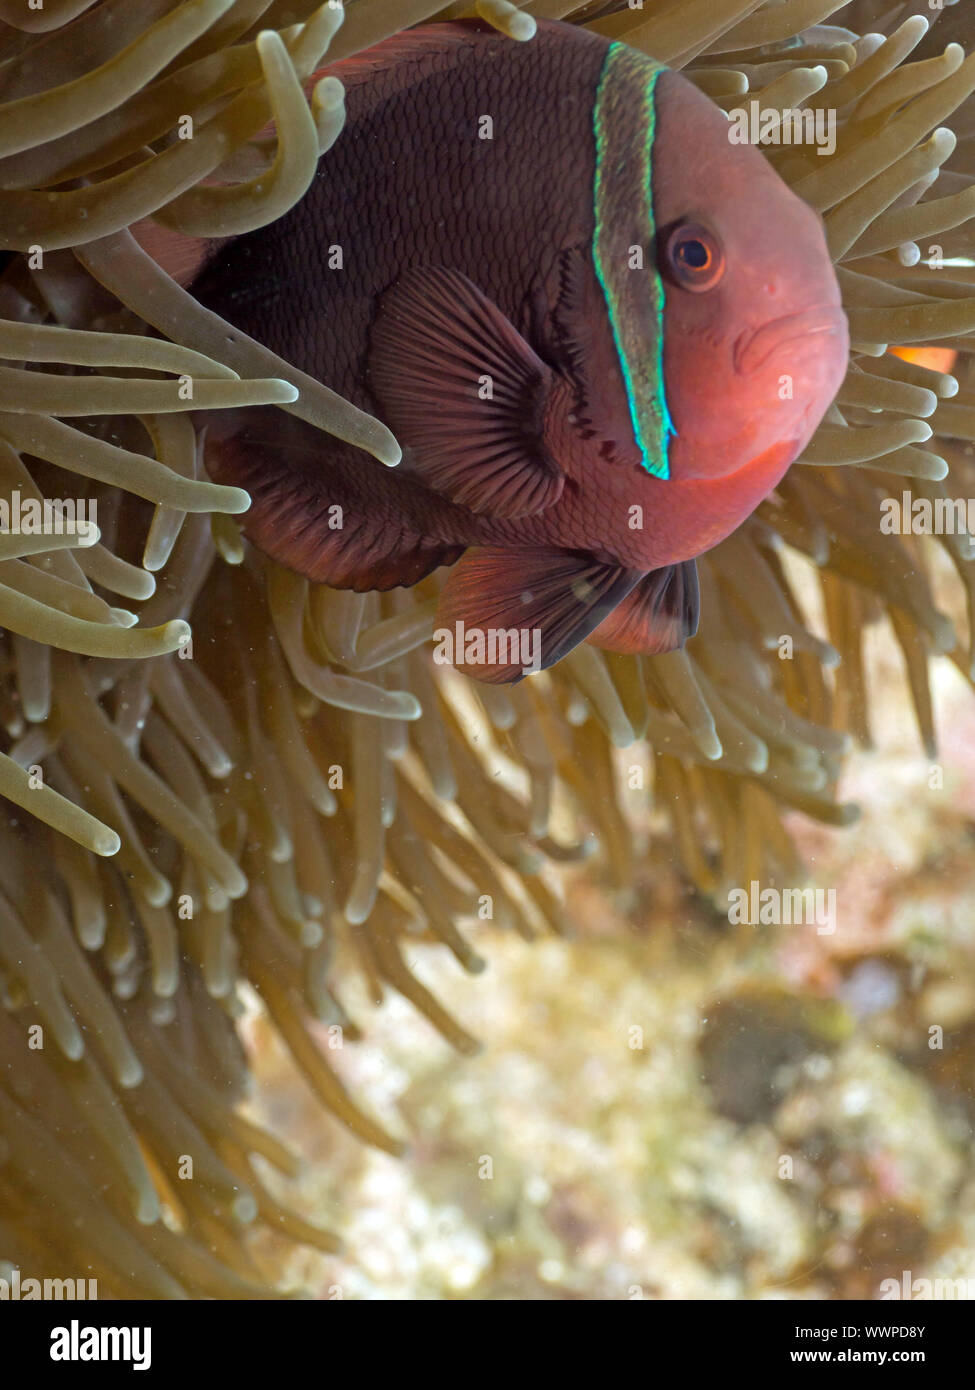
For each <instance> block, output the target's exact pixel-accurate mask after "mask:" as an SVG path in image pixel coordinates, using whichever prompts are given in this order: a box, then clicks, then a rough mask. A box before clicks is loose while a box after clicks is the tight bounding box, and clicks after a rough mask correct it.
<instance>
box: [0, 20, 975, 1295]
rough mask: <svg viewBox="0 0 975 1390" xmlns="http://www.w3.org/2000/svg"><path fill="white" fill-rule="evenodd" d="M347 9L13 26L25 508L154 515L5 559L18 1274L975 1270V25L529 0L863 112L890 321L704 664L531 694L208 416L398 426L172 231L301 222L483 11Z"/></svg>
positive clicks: (709, 594)
mask: <svg viewBox="0 0 975 1390" xmlns="http://www.w3.org/2000/svg"><path fill="white" fill-rule="evenodd" d="M345 9H346V12H345V14H344V16H343V14H342V13H341V12H340V11H338V10H337V9H336V8H335V7H334V6H332V5H329V4H320V5H315V4H312V3H300V2H299V0H287V2H286V3H281V0H276V2H275V3H267V0H185V3H182V4H174V3H172V0H124V3H123V2H122V0H99V3H94V4H93V3H85V0H80V3H79V0H47V3H46V4H45V6H44V9H43V11H42V12H30V13H28V12H26V11H25V7H24V6H23V5H22V4H21V3H19V0H0V248H3V249H4V250H5V251H6V252H7V253H8V254H7V257H6V262H5V265H4V268H3V274H2V279H0V320H2V324H0V353H2V361H0V385H2V386H3V402H2V404H3V409H2V411H0V498H3V499H10V500H11V502H12V501H13V499H14V497H15V496H19V497H20V498H21V499H22V498H25V497H33V498H35V499H38V500H39V499H42V498H44V497H59V496H69V497H77V498H79V499H93V500H95V501H97V512H98V526H99V530H100V538H99V541H98V543H97V544H95V545H91V546H82V545H80V544H78V543H77V538H74V543H73V544H72V543H70V539H69V543H62V538H58V540H57V543H56V544H54V543H52V538H51V537H43V538H41V539H42V540H43V541H44V542H45V544H43V545H40V542H38V544H37V545H34V546H32V544H28V545H27V546H26V548H25V541H26V540H27V538H26V537H22V536H15V535H0V629H2V633H0V797H3V798H4V800H3V802H2V805H3V810H4V815H3V817H2V819H0V998H2V1002H3V1005H4V1007H3V1009H0V1261H2V1262H4V1267H6V1265H7V1264H9V1265H16V1266H19V1267H20V1268H21V1269H22V1270H24V1271H25V1272H26V1271H29V1272H30V1273H34V1274H37V1275H53V1276H60V1277H68V1276H71V1277H83V1276H88V1277H97V1278H98V1281H99V1290H100V1293H101V1295H102V1296H103V1297H104V1296H113V1295H115V1296H127V1297H136V1298H167V1299H168V1298H179V1297H187V1296H188V1297H206V1296H216V1297H223V1298H247V1297H259V1298H260V1297H267V1296H268V1295H269V1293H272V1292H273V1291H275V1290H285V1291H287V1290H294V1289H296V1288H299V1287H300V1288H303V1289H305V1290H307V1291H308V1292H310V1293H311V1294H312V1295H313V1296H316V1297H322V1298H330V1297H331V1298H336V1297H364V1298H390V1297H393V1298H492V1299H502V1298H556V1299H559V1298H581V1299H592V1298H635V1297H646V1298H665V1299H672V1298H686V1297H691V1298H722V1299H737V1298H750V1297H761V1296H774V1297H788V1298H815V1299H831V1298H867V1299H869V1298H875V1297H879V1296H880V1295H881V1292H882V1284H883V1281H884V1280H888V1279H894V1280H897V1281H903V1278H904V1275H905V1272H907V1273H908V1275H909V1278H926V1279H936V1278H946V1279H948V1278H950V1279H953V1280H954V1279H965V1280H968V1279H971V1278H975V1269H973V1263H975V1260H973V1251H972V1246H973V1219H975V1210H973V1208H975V1202H973V1198H975V1190H973V1181H972V1178H973V1174H972V1163H971V1158H972V1144H973V1128H972V1125H973V1104H975V1097H973V1088H972V1082H973V1063H975V987H973V983H972V981H973V972H972V961H973V953H975V918H973V911H972V908H973V863H975V860H973V848H975V841H973V825H975V820H973V814H975V783H973V774H975V765H973V762H975V737H973V735H975V702H973V700H972V693H971V688H970V678H971V670H972V632H971V599H972V579H973V575H975V567H973V564H972V559H973V556H975V545H973V543H972V540H971V538H970V537H969V536H968V535H967V534H965V533H959V532H955V533H953V534H945V535H941V536H937V535H934V536H929V535H923V534H922V535H918V534H896V535H895V534H886V533H884V532H883V531H882V530H881V527H880V516H881V506H882V503H883V502H884V499H888V498H895V499H898V498H900V497H901V496H902V493H903V492H904V491H905V490H909V491H910V493H911V494H912V496H913V497H914V498H915V499H917V498H920V499H926V500H928V501H929V502H931V503H932V504H933V503H934V502H936V501H938V500H942V501H943V500H945V499H953V498H958V499H962V500H964V499H966V498H967V496H968V495H970V494H971V492H972V481H973V453H972V449H973V443H972V441H973V440H975V372H973V368H972V343H973V338H972V334H973V332H975V292H973V286H975V265H973V233H972V223H971V218H972V215H973V213H975V194H973V178H975V99H973V96H972V93H973V91H975V57H973V56H968V57H966V56H965V53H966V52H971V50H973V49H975V42H973V41H975V32H973V28H975V25H973V21H972V17H971V14H970V12H969V10H968V7H966V6H965V5H964V4H958V5H953V6H945V7H944V8H943V9H938V10H932V9H930V8H929V7H928V6H927V5H926V4H922V3H916V4H915V3H879V2H878V3H870V2H869V0H857V3H854V4H851V5H846V6H836V5H834V4H831V3H828V0H783V3H780V4H770V3H764V4H763V3H756V0H679V3H668V0H660V3H657V0H646V3H645V4H644V5H642V6H630V5H628V4H625V3H624V4H619V3H609V4H603V3H598V4H588V5H580V4H577V3H572V2H571V0H536V2H535V3H531V4H526V5H524V6H521V7H515V8H512V7H511V6H507V5H504V4H498V3H492V0H488V2H487V3H482V4H480V5H479V6H478V7H477V11H478V13H479V14H480V16H481V17H482V18H483V19H485V20H487V21H488V22H491V23H494V24H496V25H497V27H498V28H499V29H501V30H502V32H503V33H505V34H506V35H507V41H509V42H511V43H512V44H514V43H519V42H531V41H532V40H531V35H530V30H531V25H530V23H528V24H526V17H527V18H530V17H536V18H557V19H559V18H561V19H566V20H569V21H571V22H575V23H586V24H590V25H592V26H594V27H595V28H597V29H598V31H599V32H601V33H604V34H606V35H608V36H611V37H616V38H621V39H623V40H625V41H626V42H629V43H633V44H634V45H635V46H637V47H639V48H642V49H643V50H644V51H646V52H648V53H651V54H653V56H655V57H657V58H659V59H661V60H662V61H665V62H667V63H669V64H671V65H672V66H674V67H677V68H680V69H681V70H682V71H683V72H684V73H685V74H686V75H687V76H689V77H690V79H691V80H692V81H694V82H695V83H697V84H698V85H699V86H700V87H701V88H702V90H704V91H705V92H706V93H707V94H708V95H709V96H711V97H712V99H714V100H716V101H717V102H718V104H719V105H721V106H723V107H724V108H725V109H726V110H729V111H730V110H734V109H736V108H737V107H739V106H740V105H741V104H742V103H743V102H744V101H746V100H748V99H750V98H751V97H752V96H758V97H759V98H760V100H761V102H762V105H763V106H764V107H778V108H779V109H782V110H785V109H790V108H793V107H796V106H799V105H803V104H805V105H808V106H812V107H814V108H819V107H821V108H822V109H824V110H825V109H830V110H835V111H836V112H837V114H838V140H837V147H836V150H835V153H834V154H832V155H830V156H828V157H820V156H819V155H818V154H817V153H816V151H815V150H814V149H808V148H785V147H780V148H772V149H770V150H769V151H768V154H769V158H770V159H771V160H772V162H773V164H774V165H775V167H776V168H777V170H778V172H779V173H781V174H782V176H783V178H785V179H786V181H787V182H788V183H789V184H790V185H791V186H792V187H794V188H795V189H796V190H797V191H798V192H799V193H800V195H801V196H803V197H804V198H805V199H806V200H807V201H808V202H810V203H811V204H812V205H813V206H814V207H815V208H816V209H817V210H818V211H819V212H820V213H821V214H822V215H823V218H824V221H825V226H826V234H827V241H828V244H829V248H830V252H831V255H832V256H833V258H834V261H835V262H836V264H837V273H838V277H839V281H840V286H841V290H842V293H843V300H844V306H845V308H846V311H847V315H848V318H849V322H850V330H851V339H852V346H851V366H850V371H849V374H848V376H847V378H846V380H845V381H844V383H843V386H842V387H841V389H840V392H839V395H838V397H837V401H836V403H835V404H834V406H832V407H831V409H830V411H829V413H828V414H827V417H826V419H825V421H824V422H823V424H822V426H821V427H820V429H819V430H818V431H817V433H816V435H815V436H814V438H813V440H812V442H811V443H810V445H809V447H808V448H807V450H806V451H805V454H804V456H803V458H802V459H801V460H800V461H799V462H798V463H797V464H796V465H794V466H793V468H792V469H791V470H790V472H789V474H788V475H787V477H786V479H785V481H784V482H783V484H782V485H781V487H780V488H779V489H778V490H777V492H776V494H775V496H774V497H773V498H771V499H769V501H767V502H766V503H763V504H762V506H761V507H760V508H759V510H758V512H757V513H756V514H755V515H754V516H753V517H752V518H750V519H749V521H748V522H746V523H745V525H744V526H742V527H741V528H740V529H739V531H738V532H736V533H735V534H734V535H733V536H732V537H730V538H729V540H728V541H726V542H724V543H723V544H722V545H721V546H719V547H718V548H717V549H716V550H714V551H713V552H710V553H709V554H708V555H707V556H706V557H705V558H704V560H703V561H702V563H701V566H700V568H701V585H702V622H701V628H700V631H699V633H698V635H697V636H696V637H695V638H694V639H693V640H692V641H691V642H690V643H689V644H688V646H687V648H686V649H685V650H684V651H682V652H677V653H671V654H668V655H667V656H661V657H653V658H640V657H630V656H623V655H619V654H614V653H604V652H601V651H598V650H597V649H596V648H595V647H592V646H589V645H583V646H580V647H578V648H577V649H576V650H575V651H574V652H573V653H572V654H571V655H570V656H569V657H567V658H566V659H565V660H564V661H562V662H561V663H559V665H558V666H556V667H555V668H553V669H552V670H551V671H550V672H548V673H546V674H544V675H543V676H540V677H537V678H535V679H533V680H532V681H530V682H527V683H524V684H522V685H520V686H518V687H516V688H514V689H512V690H509V691H504V690H498V689H494V688H491V687H477V688H475V686H474V685H472V684H471V683H470V682H468V681H467V680H466V679H465V678H463V677H461V676H459V675H457V674H456V673H454V672H444V671H443V670H442V669H440V668H437V667H435V666H434V664H433V663H432V661H431V659H430V647H429V640H428V639H429V637H430V633H431V631H432V625H433V616H432V615H433V608H434V603H435V599H436V593H437V588H438V585H439V582H440V580H439V576H432V577H431V578H430V579H428V580H425V581H423V582H422V583H421V584H420V585H417V586H415V587H414V588H413V589H410V590H403V591H394V592H392V593H390V594H386V595H378V594H368V595H361V596H360V595H354V594H351V593H340V592H338V591H333V590H329V589H327V588H326V587H325V586H320V585H311V584H309V583H308V582H307V581H305V580H303V579H301V578H299V577H298V576H296V575H294V574H292V573H290V572H288V571H285V570H283V569H281V568H279V567H278V566H276V565H274V564H273V563H271V562H270V561H266V560H264V559H263V558H262V557H261V556H259V555H258V554H257V553H256V552H255V551H253V550H252V549H251V548H250V547H248V546H247V544H246V542H245V541H244V540H243V539H242V536H241V533H240V529H239V525H238V522H237V521H235V519H234V518H235V516H239V515H240V511H241V507H242V504H243V500H242V499H241V497H240V494H239V493H238V492H237V491H236V490H235V489H230V488H225V487H217V486H216V485H214V484H212V483H210V482H208V481H207V480H206V479H204V478H203V477H201V476H199V462H198V453H197V441H196V438H195V434H194V426H193V424H192V422H191V417H190V414H189V411H190V409H192V408H196V407H205V406H207V405H208V404H213V405H218V404H220V403H233V404H235V405H240V406H246V405H248V404H263V403H275V402H278V403H280V404H281V405H282V407H283V408H286V409H289V408H294V409H295V411H296V413H300V414H301V418H303V419H305V420H307V421H308V422H309V423H311V424H313V425H315V426H316V427H317V428H319V429H321V430H323V431H325V432H330V431H331V432H334V433H336V434H339V435H341V437H342V438H345V439H349V440H352V441H353V442H358V443H360V444H361V445H362V446H363V447H365V448H367V449H371V450H372V451H373V452H379V451H381V449H382V447H383V441H384V437H385V436H384V431H383V430H382V427H381V426H379V425H378V423H377V422H375V421H372V420H370V419H369V417H366V416H363V415H362V414H361V412H358V411H353V410H352V409H351V408H350V407H349V406H348V405H347V404H346V403H344V402H342V401H341V400H340V399H337V398H336V397H335V396H333V395H332V393H331V392H329V391H328V390H327V388H326V387H324V386H322V385H321V384H317V383H314V382H311V381H309V380H308V379H307V378H302V377H301V374H300V373H296V372H295V371H294V370H293V369H291V368H290V367H289V364H288V363H285V362H282V361H281V360H280V359H278V358H276V357H275V356H274V354H273V353H270V352H269V351H268V350H267V349H266V348H264V347H263V346H262V345H261V344H260V343H257V342H253V341H250V340H244V339H242V338H241V337H240V336H239V335H238V336H237V337H236V338H235V339H234V340H233V341H232V342H231V341H230V339H229V337H228V332H227V325H226V324H224V323H222V321H220V320H219V319H216V318H214V317H213V316H208V315H207V314H206V313H205V311H203V310H202V309H201V307H200V306H199V305H197V304H195V302H194V301H193V299H192V297H191V296H190V295H189V294H187V292H186V291H185V290H183V289H182V288H181V287H180V286H179V285H178V284H176V283H175V282H174V281H173V280H171V279H170V278H169V276H168V275H166V274H165V273H164V272H163V271H161V270H159V269H158V268H157V267H154V263H153V262H151V261H150V260H149V258H148V257H147V256H146V255H145V254H144V253H143V252H142V251H141V249H140V247H139V244H138V243H137V241H136V240H135V239H134V238H133V237H132V236H131V234H130V232H129V231H128V229H129V228H130V227H131V226H132V225H134V224H136V223H138V222H140V221H142V219H144V218H146V217H149V216H152V217H155V218H156V220H157V221H159V222H161V223H163V224H164V225H166V226H171V227H175V228H176V229H177V230H184V231H187V232H189V233H191V234H193V235H203V236H221V235H233V234H237V233H239V232H242V231H246V230H249V229H250V228H252V227H255V226H259V225H263V224H264V223H265V222H268V221H270V220H272V219H274V218H275V217H277V216H280V215H281V214H282V213H283V212H284V211H286V210H287V209H288V208H289V207H290V206H292V205H293V203H294V202H295V201H296V200H297V198H299V197H300V196H301V194H302V192H303V191H304V188H305V187H306V186H307V183H308V180H309V179H310V178H311V176H312V174H313V172H314V168H315V165H316V163H317V160H318V159H319V157H321V156H322V155H324V157H325V158H327V157H328V155H327V150H328V149H329V147H330V145H331V144H332V143H333V142H334V140H335V139H336V138H338V136H339V133H340V130H341V122H342V100H341V94H340V93H338V92H337V90H336V88H335V86H334V85H333V84H328V83H326V84H325V85H324V86H322V85H313V84H312V86H313V89H312V90H310V91H309V85H310V79H311V77H312V75H313V74H315V73H317V72H318V71H319V70H320V69H321V68H322V67H323V66H324V65H325V64H326V63H327V62H328V61H329V60H333V61H334V60H335V59H337V58H339V57H345V56H349V55H350V54H353V53H355V52H357V51H359V50H361V49H363V48H365V47H367V46H369V45H370V44H372V43H375V42H377V41H379V40H380V39H382V38H383V37H385V36H387V35H388V34H390V33H392V32H395V31H396V30H398V29H400V28H403V27H405V26H407V25H411V24H415V23H421V22H425V21H428V20H430V19H434V18H445V17H447V18H453V17H457V16H459V15H461V14H469V13H473V9H472V7H469V6H465V5H450V6H446V7H444V6H443V5H442V4H435V3H429V2H428V0H427V2H425V0H395V3H394V0H351V3H349V4H348V5H347V6H346V7H345ZM340 21H341V22H340ZM186 115H189V116H191V117H192V122H193V126H194V134H193V138H192V139H182V138H181V137H180V135H179V133H178V125H179V121H180V119H181V118H183V117H184V116H186ZM272 121H273V123H274V130H273V131H272V132H271V133H270V134H269V133H268V126H269V122H272ZM939 171H940V172H939ZM935 247H937V248H938V249H937V251H935V250H934V249H933V248H935ZM93 335H95V336H93ZM892 347H898V348H907V349H913V350H914V351H913V352H910V351H909V352H908V353H907V354H906V355H904V356H897V357H895V356H893V355H891V354H890V353H889V352H888V349H889V348H892ZM932 349H939V350H940V351H941V353H942V354H943V355H942V356H941V357H934V356H932V355H931V350H932ZM945 354H946V355H945ZM912 359H913V360H912ZM186 376H190V377H192V379H193V382H194V390H195V392H196V395H195V398H194V399H193V400H192V401H189V402H187V401H186V400H185V398H184V397H181V396H180V388H179V382H180V380H181V379H182V378H184V377H186ZM296 389H297V390H298V391H299V392H300V395H299V397H298V400H297V402H296V401H295V399H294V397H295V392H296ZM946 466H947V467H946ZM38 547H39V548H38ZM190 633H192V639H191V640H192V646H191V647H190V648H188V647H187V642H188V641H189V640H190ZM187 656H191V659H185V658H186V657H187ZM753 883H756V884H760V885H771V886H774V887H776V888H777V889H780V890H781V889H792V888H800V887H803V886H805V885H807V884H809V885H811V886H814V887H816V888H819V889H821V890H822V891H823V892H824V893H825V892H827V891H829V890H832V891H833V892H834V893H835V898H834V899H832V901H833V903H834V904H835V913H834V916H833V918H832V919H831V922H832V926H833V927H834V928H835V929H834V930H817V928H816V926H815V925H814V924H809V923H806V924H804V925H799V926H789V925H776V924H774V923H770V924H767V925H763V924H761V923H759V924H757V925H750V924H748V923H740V924H738V923H736V922H734V921H732V920H730V917H731V914H730V913H729V894H731V893H733V892H735V891H740V890H748V889H749V888H750V885H751V884H753ZM821 925H828V924H821ZM38 1030H40V1031H39V1032H38ZM478 1048H480V1050H478ZM188 1160H189V1161H188ZM340 1238H341V1242H343V1243H344V1244H343V1248H342V1250H341V1251H340V1250H339V1245H340ZM0 1273H2V1270H0ZM969 1287H971V1285H969Z"/></svg>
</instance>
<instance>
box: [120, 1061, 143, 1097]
mask: <svg viewBox="0 0 975 1390" xmlns="http://www.w3.org/2000/svg"><path fill="white" fill-rule="evenodd" d="M115 1075H116V1080H117V1081H118V1084H119V1085H120V1086H121V1087H122V1089H123V1090H125V1091H133V1090H135V1088H136V1086H141V1085H142V1081H143V1078H144V1076H145V1072H144V1071H143V1070H142V1063H141V1062H140V1061H139V1059H138V1057H129V1058H127V1059H126V1060H125V1061H124V1062H123V1063H122V1065H121V1066H120V1067H119V1068H118V1070H117V1071H116V1074H115Z"/></svg>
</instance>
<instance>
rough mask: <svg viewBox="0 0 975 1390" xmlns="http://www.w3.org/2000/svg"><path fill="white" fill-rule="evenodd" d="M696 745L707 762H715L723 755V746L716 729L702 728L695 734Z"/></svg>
mask: <svg viewBox="0 0 975 1390" xmlns="http://www.w3.org/2000/svg"><path fill="white" fill-rule="evenodd" d="M697 746H698V748H699V749H700V750H701V752H702V753H703V754H704V756H705V757H706V758H707V760H708V762H712V763H716V762H718V761H719V759H721V758H723V757H724V746H723V744H722V742H721V740H720V739H719V738H718V731H717V729H714V728H711V729H708V730H704V731H702V732H701V733H699V734H698V736H697Z"/></svg>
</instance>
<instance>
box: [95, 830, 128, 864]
mask: <svg viewBox="0 0 975 1390" xmlns="http://www.w3.org/2000/svg"><path fill="white" fill-rule="evenodd" d="M121 848H122V840H121V837H120V836H119V835H118V834H117V833H116V831H114V830H109V828H108V826H103V827H102V830H101V831H100V833H99V834H97V835H96V836H95V838H94V839H93V841H92V844H91V849H92V853H93V854H97V855H100V857H101V858H102V859H111V857H112V855H113V854H118V852H119V850H120V849H121Z"/></svg>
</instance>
